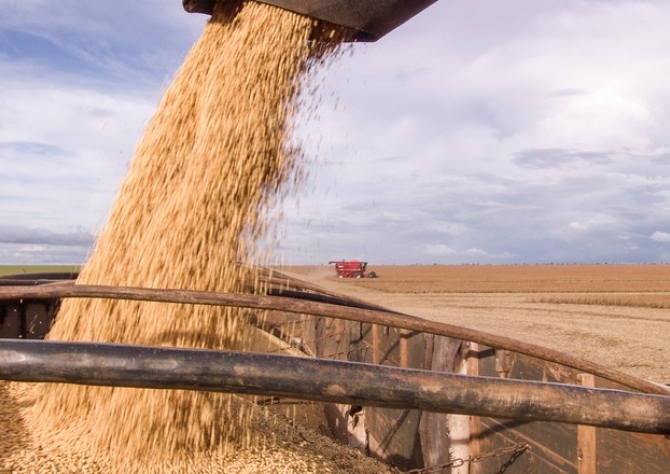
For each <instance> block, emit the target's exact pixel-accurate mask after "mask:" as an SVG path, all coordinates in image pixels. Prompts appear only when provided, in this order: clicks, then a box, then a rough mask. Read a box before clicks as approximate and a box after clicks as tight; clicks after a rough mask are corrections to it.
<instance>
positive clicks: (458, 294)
mask: <svg viewBox="0 0 670 474" xmlns="http://www.w3.org/2000/svg"><path fill="white" fill-rule="evenodd" d="M283 271H284V272H286V273H288V274H290V275H294V276H295V277H297V278H301V279H303V280H307V281H310V282H312V283H315V284H318V285H320V286H322V287H324V288H327V289H329V290H332V291H336V292H338V293H341V294H346V295H349V296H352V297H356V298H360V299H363V300H366V301H369V302H371V303H377V304H380V305H382V306H385V307H387V308H390V309H394V310H397V311H402V312H405V313H408V314H412V315H414V316H421V317H425V318H427V319H431V320H435V321H442V322H447V323H450V324H457V325H461V326H464V327H468V328H472V329H477V330H481V331H486V332H489V333H494V334H499V335H503V336H507V337H512V338H515V339H519V340H522V341H527V342H532V343H534V344H539V345H542V346H546V347H549V348H552V349H556V350H560V351H563V352H567V353H569V354H573V355H575V356H577V357H581V358H584V359H588V360H591V361H593V362H598V363H600V364H603V365H606V366H608V367H612V368H615V369H618V370H621V371H623V372H626V373H630V374H633V375H636V376H638V377H642V378H645V379H648V380H651V381H654V382H658V383H665V384H670V351H668V348H667V347H668V340H670V265H557V266H553V265H529V266H420V265H412V266H368V271H374V272H375V273H376V274H377V275H378V277H379V278H376V279H337V278H336V277H335V272H334V270H333V268H332V267H326V266H304V267H285V268H284V269H283Z"/></svg>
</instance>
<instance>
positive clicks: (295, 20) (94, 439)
mask: <svg viewBox="0 0 670 474" xmlns="http://www.w3.org/2000/svg"><path fill="white" fill-rule="evenodd" d="M336 33H337V32H336V31H335V30H329V29H328V28H327V27H325V26H324V25H319V24H317V23H316V22H315V21H314V20H311V19H309V18H307V17H302V16H300V15H297V14H294V13H290V12H287V11H284V10H280V9H277V8H275V7H270V6H267V5H264V4H261V3H256V2H247V3H235V2H225V5H224V2H220V3H218V4H217V5H216V7H215V11H214V15H213V17H212V19H211V20H210V21H209V22H208V24H207V26H206V28H205V31H204V33H203V35H202V37H201V38H200V40H199V41H198V42H197V44H195V46H194V47H193V49H192V50H191V52H190V53H189V54H188V56H187V57H186V59H185V62H184V64H183V66H182V67H181V69H180V71H179V72H178V74H177V76H176V77H175V79H174V83H173V84H172V86H171V87H170V88H169V90H167V92H166V93H165V95H164V97H163V99H162V101H161V103H160V105H159V107H158V110H157V111H156V113H155V115H154V117H153V119H152V120H151V122H150V123H149V125H148V128H147V130H146V132H145V134H144V136H143V138H142V139H141V141H140V142H139V144H138V145H137V148H136V151H135V156H134V158H133V160H132V163H131V166H130V169H129V172H128V174H127V176H126V179H125V181H124V182H123V184H122V187H121V189H120V192H119V194H118V196H117V199H116V201H115V203H114V205H113V208H112V210H111V213H110V216H109V219H108V222H107V224H106V226H105V228H104V230H103V231H102V233H101V234H100V236H99V238H98V241H97V243H96V246H95V249H94V251H93V253H92V255H91V257H90V259H89V261H88V262H87V263H86V265H85V267H84V268H83V270H82V272H81V274H80V277H79V279H78V283H79V284H98V285H112V286H134V287H147V288H158V289H190V290H207V291H224V292H240V291H242V290H243V288H242V287H241V284H240V282H241V281H245V280H248V278H247V277H248V275H245V274H244V272H245V271H246V270H245V268H247V267H245V266H239V265H238V263H239V262H240V261H248V260H250V259H253V258H259V252H258V249H257V248H256V245H255V244H256V242H258V240H259V238H261V237H263V236H265V235H266V234H267V230H268V229H270V228H272V226H273V224H274V222H273V219H271V218H270V214H269V212H268V210H269V209H270V208H271V207H272V206H273V204H275V202H276V200H277V199H278V198H279V196H281V195H282V193H283V191H284V190H285V189H286V185H287V183H288V184H290V183H291V182H292V181H295V180H299V179H300V177H301V176H302V175H301V168H300V166H301V162H300V160H301V155H300V153H299V150H298V149H297V148H296V147H295V146H294V144H293V141H292V139H291V128H292V119H293V118H294V116H295V114H296V111H297V109H298V107H299V106H300V105H301V104H300V101H301V100H302V98H303V97H304V96H302V95H301V94H300V90H301V88H302V87H303V86H304V85H305V84H306V83H307V80H308V78H309V75H310V72H311V71H312V70H313V69H314V68H315V67H317V66H318V65H319V64H322V63H323V62H324V61H326V60H327V58H328V57H329V55H330V54H331V53H334V52H335V50H336V49H337V47H336V44H337V41H335V42H331V43H330V44H331V45H332V46H330V47H327V48H326V49H325V50H324V48H323V45H319V43H318V42H314V41H309V39H310V37H312V38H313V37H314V36H315V35H319V34H327V35H329V37H330V38H331V39H332V38H333V37H334V36H336ZM317 47H318V48H319V50H318V51H316V49H317ZM240 311H242V310H238V309H234V308H222V307H213V306H195V307H190V306H189V307H187V306H184V305H168V304H161V303H142V302H133V301H118V300H105V299H102V300H101V299H98V300H93V299H90V300H89V299H83V300H81V299H80V300H67V301H65V302H64V304H63V306H62V308H61V310H60V312H59V317H58V321H57V323H56V324H55V325H54V327H53V329H52V330H51V332H50V334H49V338H50V339H52V340H66V341H100V342H116V343H126V344H144V345H154V346H172V347H182V348H209V349H224V348H225V349H245V348H247V347H248V346H249V344H250V340H251V338H252V335H253V331H252V330H251V328H250V327H249V326H248V325H247V324H246V323H243V322H242V318H240ZM100 315H104V317H101V316H100ZM2 390H3V391H2V393H1V394H0V395H1V396H2V398H3V400H2V403H1V405H2V408H3V411H2V412H1V413H0V421H1V422H2V423H3V429H4V430H10V431H9V434H10V436H3V437H2V440H1V441H0V443H1V444H2V446H1V449H0V452H2V453H3V456H4V457H3V459H2V463H3V465H2V466H0V467H2V468H3V469H4V470H3V472H5V471H9V472H98V471H99V472H224V471H225V472H266V471H268V470H272V471H274V472H309V471H312V472H316V471H323V470H328V469H331V470H333V471H335V472H336V471H337V470H338V469H339V470H341V472H354V471H356V470H358V469H365V463H367V462H372V461H369V460H363V461H361V460H360V459H358V458H355V456H354V455H353V454H351V453H340V452H339V451H338V449H337V447H336V446H335V445H334V443H332V444H328V443H329V441H328V440H321V439H320V438H319V437H318V436H316V435H313V434H312V435H308V434H299V436H297V435H296V430H297V428H291V427H289V425H287V424H284V423H283V422H282V421H280V420H276V419H274V418H271V417H268V416H263V415H262V414H261V415H259V413H258V412H259V410H257V409H256V408H253V407H252V405H251V404H250V403H247V402H244V401H243V400H241V399H239V398H238V397H235V396H233V395H227V394H220V393H210V392H192V391H179V390H138V389H129V388H118V387H115V388H110V387H93V386H74V385H61V384H52V385H48V384H44V385H35V386H29V385H19V384H7V385H3V387H2ZM296 436H297V437H298V438H299V439H300V440H309V441H305V443H304V445H307V446H311V448H304V445H303V444H301V445H300V446H302V448H300V449H302V451H301V450H300V449H298V444H297V443H293V442H292V440H294V439H295V438H296ZM301 443H302V441H301ZM323 443H325V444H323ZM316 446H320V447H319V449H318V451H319V454H317V452H316V451H317V449H316ZM310 449H311V450H313V451H310ZM328 454H330V456H328ZM324 455H325V456H324ZM352 456H353V457H352ZM350 458H351V459H350ZM354 459H355V460H354Z"/></svg>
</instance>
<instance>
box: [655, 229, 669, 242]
mask: <svg viewBox="0 0 670 474" xmlns="http://www.w3.org/2000/svg"><path fill="white" fill-rule="evenodd" d="M651 240H653V241H654V242H662V243H667V242H670V233H668V232H661V231H659V230H657V231H656V232H654V233H653V234H651Z"/></svg>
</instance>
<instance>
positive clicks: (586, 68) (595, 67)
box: [0, 0, 670, 264]
mask: <svg viewBox="0 0 670 474" xmlns="http://www.w3.org/2000/svg"><path fill="white" fill-rule="evenodd" d="M5 3H8V4H6V5H5V9H4V12H3V15H2V16H1V17H0V264H2V263H5V264H13V263H21V264H30V263H81V262H83V261H85V260H86V257H87V256H88V255H89V254H90V252H91V250H92V246H93V241H94V236H95V235H96V233H97V232H99V230H100V229H101V228H102V227H103V226H104V223H105V219H106V216H107V213H108V211H109V209H110V207H111V204H112V201H113V199H114V196H115V193H116V191H117V189H118V187H119V185H120V182H121V180H122V179H123V176H124V174H125V172H126V169H127V165H128V163H129V161H130V160H131V159H132V153H133V148H134V146H135V143H136V142H137V141H138V139H139V138H140V136H141V134H142V132H143V129H144V127H145V125H146V123H147V121H148V120H149V118H150V117H151V114H152V113H153V111H154V110H155V108H156V106H157V104H158V101H159V99H160V97H161V93H162V91H163V90H165V88H166V87H167V86H168V85H169V83H170V80H171V77H172V76H173V75H174V73H175V72H176V70H177V68H178V67H179V65H180V64H181V62H182V60H183V57H184V55H185V54H186V52H187V51H188V49H189V48H190V46H191V45H192V44H193V43H194V42H195V40H196V39H197V38H198V36H199V34H200V32H201V31H202V28H203V24H204V22H205V17H203V16H200V15H189V14H186V13H184V12H183V10H182V9H181V3H180V2H178V1H176V0H174V2H166V1H160V2H159V1H157V0H146V1H143V2H132V1H129V0H116V1H115V2H81V1H73V0H62V1H59V2H47V1H45V0H23V1H18V0H8V2H7V1H6V2H5ZM668 24H670V2H667V1H656V2H651V1H617V0H607V1H605V0H602V1H598V0H589V1H576V0H561V1H559V0H556V1H546V0H509V1H505V2H499V1H495V0H486V1H485V0H471V1H468V2H451V1H447V0H440V1H438V2H437V3H435V4H434V5H432V6H430V7H429V8H428V9H427V10H426V11H424V12H423V13H421V14H419V15H418V16H417V17H415V18H413V19H412V20H410V21H409V22H408V23H406V24H405V25H403V26H401V27H400V28H398V29H397V30H395V31H394V32H392V33H390V34H389V35H388V36H386V37H384V38H382V39H381V40H380V41H379V42H377V43H374V44H360V45H355V46H354V47H353V49H352V52H351V54H350V55H346V56H344V57H343V58H341V59H340V60H339V61H338V62H337V63H336V64H335V65H333V66H332V67H330V68H329V69H327V70H326V71H324V72H323V74H322V78H321V81H322V86H321V92H322V96H323V98H322V100H321V101H320V102H319V114H318V115H319V117H318V119H311V120H308V121H305V122H304V123H301V124H300V125H299V127H298V136H297V138H298V139H300V140H301V141H302V142H303V143H304V147H305V149H306V150H307V152H308V155H309V156H310V161H309V163H308V166H309V169H310V179H309V181H308V182H307V183H306V185H305V189H303V190H302V191H301V192H300V193H299V194H298V195H297V197H295V198H290V199H288V200H287V201H285V202H284V205H283V212H284V215H285V219H284V223H283V224H282V226H281V232H280V234H279V235H280V236H281V238H280V243H279V249H278V254H277V255H278V256H277V258H278V260H280V261H283V262H285V263H300V264H320V263H327V262H328V261H329V260H332V259H343V258H346V259H349V258H360V259H364V260H367V261H369V262H374V263H375V264H383V263H386V264H402V263H424V264H432V263H440V264H463V263H492V264H518V263H614V262H619V263H667V262H670V219H669V216H670V127H668V123H669V122H670V81H668V80H667V77H669V76H670V56H668V54H667V50H668V47H669V46H670V28H668V27H667V25H668Z"/></svg>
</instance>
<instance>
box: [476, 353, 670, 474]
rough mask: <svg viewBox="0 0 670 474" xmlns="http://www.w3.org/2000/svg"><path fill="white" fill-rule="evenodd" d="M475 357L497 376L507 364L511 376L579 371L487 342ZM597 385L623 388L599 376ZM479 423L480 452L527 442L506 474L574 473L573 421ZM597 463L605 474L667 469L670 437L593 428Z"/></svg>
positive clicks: (656, 473) (488, 468)
mask: <svg viewBox="0 0 670 474" xmlns="http://www.w3.org/2000/svg"><path fill="white" fill-rule="evenodd" d="M477 356H478V360H479V364H478V370H479V375H483V376H490V377H498V376H500V373H501V372H502V373H504V372H505V369H508V370H509V371H508V376H509V377H510V378H514V379H521V380H538V381H545V382H556V383H567V384H575V385H576V384H578V375H579V374H578V372H577V371H576V370H573V369H571V368H569V367H565V366H562V365H560V364H555V363H551V362H545V361H541V360H539V359H535V358H533V357H528V356H524V355H520V354H515V353H509V354H507V355H503V354H501V353H499V352H498V353H496V351H494V350H492V349H490V348H486V347H481V348H480V351H479V353H478V354H477ZM505 358H506V360H504V359H505ZM595 385H596V387H598V388H612V389H620V390H621V389H624V388H623V387H621V386H618V385H616V384H614V383H611V382H605V381H604V380H602V379H600V378H596V384H595ZM478 428H479V434H478V436H477V439H476V440H475V441H476V444H477V445H478V450H479V451H480V453H481V454H486V453H491V452H495V450H497V449H500V448H503V447H505V446H513V445H516V444H526V443H527V444H529V445H530V446H531V449H530V450H528V451H526V452H524V453H523V454H522V455H521V456H519V458H518V459H516V461H515V462H514V463H513V464H511V465H510V466H509V467H508V468H507V470H506V472H508V473H517V472H518V473H538V474H540V473H549V474H554V473H556V474H564V473H565V474H577V473H578V464H579V461H578V444H577V431H578V430H577V426H576V425H569V424H565V423H550V422H524V421H518V420H502V419H491V418H479V427H478ZM509 457H510V455H506V456H493V457H489V458H484V459H482V460H481V461H480V462H477V463H473V464H472V470H471V473H472V474H479V473H482V474H483V473H489V472H496V471H498V470H499V469H500V468H501V466H503V464H504V463H505V462H506V461H507V460H508V459H509ZM596 466H597V472H599V473H607V474H628V473H630V472H641V471H644V472H645V473H653V474H661V473H667V472H670V440H668V439H667V438H666V437H664V436H662V435H650V434H640V433H630V432H624V431H617V430H610V429H605V428H597V429H596Z"/></svg>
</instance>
